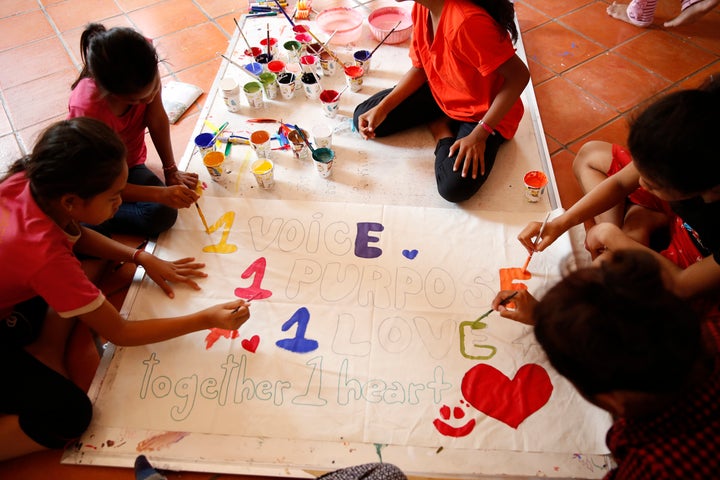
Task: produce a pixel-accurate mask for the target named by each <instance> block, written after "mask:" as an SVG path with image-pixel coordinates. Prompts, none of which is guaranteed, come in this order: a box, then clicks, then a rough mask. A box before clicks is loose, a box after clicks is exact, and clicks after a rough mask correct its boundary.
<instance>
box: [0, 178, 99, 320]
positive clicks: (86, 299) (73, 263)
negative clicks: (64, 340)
mask: <svg viewBox="0 0 720 480" xmlns="http://www.w3.org/2000/svg"><path fill="white" fill-rule="evenodd" d="M29 185H30V184H29V182H28V180H27V178H26V177H25V174H24V173H22V172H21V173H17V174H15V175H13V176H11V177H10V178H8V179H6V180H5V181H4V182H2V183H0V265H2V266H3V267H2V268H3V274H2V275H0V318H3V317H5V316H6V315H8V314H9V313H10V312H11V311H12V307H14V306H15V305H17V304H18V303H20V302H24V301H25V300H29V299H30V298H33V297H36V296H40V297H42V298H43V299H45V301H46V302H47V304H48V305H50V306H51V307H52V308H53V309H54V310H55V311H56V312H57V313H58V314H59V315H60V316H61V317H65V318H70V317H75V316H77V315H82V314H84V313H88V312H92V311H93V310H95V309H97V308H99V307H100V305H102V304H103V302H104V301H105V297H104V295H103V294H102V292H101V291H100V290H99V289H98V288H97V287H96V286H95V285H94V284H93V283H92V282H91V281H90V280H89V279H88V278H87V276H86V275H85V272H83V270H82V267H81V265H80V261H79V260H78V259H77V258H76V257H75V255H74V254H73V251H72V248H73V244H74V243H75V241H76V240H77V239H78V238H79V236H78V237H72V236H70V235H68V234H67V233H66V232H65V231H64V230H63V229H62V228H60V227H59V226H58V225H57V224H56V223H55V222H54V221H53V220H52V219H51V218H50V217H48V216H47V215H46V214H45V213H44V212H43V211H42V210H41V209H40V207H39V206H38V205H37V203H36V202H35V199H34V198H33V196H32V194H31V193H30V187H29Z"/></svg>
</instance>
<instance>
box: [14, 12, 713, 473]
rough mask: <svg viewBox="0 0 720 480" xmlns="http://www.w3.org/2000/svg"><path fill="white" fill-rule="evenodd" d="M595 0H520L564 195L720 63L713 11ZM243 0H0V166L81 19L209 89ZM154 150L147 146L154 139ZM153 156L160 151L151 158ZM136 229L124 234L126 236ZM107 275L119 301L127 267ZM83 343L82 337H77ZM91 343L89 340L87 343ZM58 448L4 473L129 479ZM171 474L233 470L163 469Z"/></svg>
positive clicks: (183, 136)
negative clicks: (675, 21) (575, 169)
mask: <svg viewBox="0 0 720 480" xmlns="http://www.w3.org/2000/svg"><path fill="white" fill-rule="evenodd" d="M607 4H608V2H605V1H603V0H517V3H516V10H517V13H518V18H519V21H520V26H521V30H522V35H523V42H524V45H525V50H526V53H527V57H528V62H529V67H530V71H531V73H532V81H533V85H534V87H535V93H536V97H537V102H538V105H539V110H540V116H541V119H542V122H543V126H544V129H545V134H546V139H547V143H548V147H549V150H550V153H551V155H552V157H551V158H552V162H553V165H554V169H555V174H556V177H557V182H558V187H559V190H560V196H561V200H562V203H563V206H565V207H568V206H569V205H571V204H572V202H574V201H575V200H576V199H577V198H578V196H579V189H578V187H577V185H576V183H575V181H574V179H573V177H572V172H571V168H570V166H571V163H572V159H573V158H574V156H575V153H576V152H577V150H578V148H579V147H580V146H581V145H582V144H583V143H584V142H586V141H587V140H590V139H603V140H607V141H613V142H617V143H624V138H625V135H626V134H627V125H628V123H627V122H628V120H630V119H631V118H632V116H633V114H634V111H635V109H636V108H638V107H642V106H643V105H646V104H647V103H648V102H650V101H652V99H653V98H654V97H656V96H657V95H660V94H662V93H664V92H667V91H671V90H673V89H677V88H685V87H695V86H697V85H699V84H700V83H701V81H702V80H703V79H704V78H706V77H707V76H708V75H709V74H711V73H718V72H720V10H719V9H716V11H713V12H711V13H710V14H708V15H707V16H706V17H704V18H703V19H701V20H700V21H699V22H698V23H696V24H693V25H688V26H685V27H681V28H678V29H675V30H665V29H662V28H661V27H660V26H661V25H662V22H663V21H665V20H667V19H669V18H672V17H673V16H674V15H675V14H676V13H677V10H678V8H679V1H677V0H660V2H659V6H658V10H657V16H656V20H655V25H653V27H651V28H649V29H639V28H636V27H633V26H631V25H628V24H624V23H621V22H619V21H617V20H613V19H611V18H609V17H608V16H607V15H606V14H605V8H606V6H607ZM245 5H246V2H245V1H242V2H240V1H232V0H162V1H157V0H62V1H57V0H2V1H0V32H1V35H0V100H1V101H2V107H3V108H2V112H0V166H2V165H6V164H8V163H9V162H11V161H12V160H14V159H15V158H17V157H18V156H20V155H21V154H22V153H25V152H26V151H28V150H29V149H30V148H31V147H32V144H33V141H34V138H35V136H36V135H37V133H38V132H39V131H40V130H42V129H43V128H44V127H45V126H47V125H48V124H49V123H51V122H53V121H55V120H58V119H61V118H64V116H65V112H66V108H67V98H68V95H69V91H70V84H71V83H72V81H73V80H74V79H75V77H76V75H77V72H78V67H79V61H80V55H79V52H78V44H79V38H80V33H81V32H82V29H83V27H84V25H85V24H86V23H88V22H90V21H99V22H102V23H104V24H105V25H106V26H116V25H125V26H132V27H135V28H137V29H138V30H140V31H142V32H143V33H144V34H145V35H146V36H148V37H151V38H153V40H154V42H155V44H156V46H157V48H158V50H159V52H160V54H161V56H162V57H163V58H165V59H167V62H165V63H163V66H162V71H163V74H164V80H165V81H167V80H170V79H176V80H179V81H185V82H189V83H194V84H197V85H200V86H201V87H202V88H203V89H204V90H206V91H207V90H208V89H209V88H210V86H211V84H212V81H213V79H214V77H215V73H216V71H217V69H218V65H219V59H218V57H217V55H216V53H217V52H224V51H225V49H226V48H227V42H228V40H229V39H230V36H231V35H232V33H233V30H234V27H235V25H234V23H233V20H232V18H233V16H235V17H238V16H239V15H240V14H241V13H242V10H243V8H242V6H245ZM203 101H204V97H201V98H200V101H199V102H198V103H196V105H195V106H193V108H192V109H191V110H190V111H189V112H188V113H187V114H186V115H185V117H184V118H183V119H182V120H181V121H180V122H178V123H177V124H176V125H174V126H173V127H172V136H173V145H174V148H175V154H176V156H177V157H178V159H179V158H180V156H181V155H182V152H183V150H184V148H185V145H186V144H187V141H188V138H189V136H190V133H191V131H192V130H193V128H194V126H195V123H196V122H197V120H198V116H199V112H200V109H201V108H202V105H203ZM149 150H150V151H152V150H153V149H152V148H150V149H149ZM150 162H151V163H152V162H156V159H151V160H150ZM132 241H133V239H128V242H132ZM120 273H121V275H115V276H114V277H113V278H111V279H110V281H109V282H108V283H107V284H106V288H105V290H106V292H108V293H113V292H114V291H116V290H118V291H119V293H118V294H116V295H114V296H113V297H112V298H113V299H114V301H115V302H116V303H118V304H119V303H121V302H122V295H123V293H122V292H123V290H122V287H123V285H125V284H126V282H127V279H128V278H130V276H131V275H132V271H131V270H129V269H124V270H122V271H121V272H120ZM78 343H80V344H82V342H78ZM85 343H88V342H85ZM73 361H74V363H75V364H77V365H79V366H82V367H83V368H79V370H80V374H79V376H78V381H79V382H80V383H87V382H89V380H90V379H91V378H92V374H93V370H94V368H95V365H96V363H97V358H96V356H95V355H93V353H92V351H91V350H90V351H87V352H86V351H81V353H80V354H79V355H75V358H74V360H73ZM59 458H60V454H59V453H58V452H43V453H40V454H36V455H31V456H28V457H25V458H22V459H17V460H14V461H10V462H5V463H0V478H3V479H5V478H7V479H34V478H49V477H54V478H58V479H68V478H72V479H85V478H87V479H94V480H103V479H130V478H132V474H131V472H130V471H129V470H125V469H112V468H101V467H90V466H66V465H59V463H58V462H59ZM169 478H172V479H175V478H178V479H179V478H183V479H189V480H192V479H210V478H230V476H227V475H223V476H216V475H210V474H193V473H182V474H171V475H170V476H169Z"/></svg>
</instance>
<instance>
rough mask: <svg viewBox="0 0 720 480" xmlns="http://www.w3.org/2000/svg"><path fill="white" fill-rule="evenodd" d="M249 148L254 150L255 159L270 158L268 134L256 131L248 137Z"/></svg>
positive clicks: (263, 131) (265, 131)
mask: <svg viewBox="0 0 720 480" xmlns="http://www.w3.org/2000/svg"><path fill="white" fill-rule="evenodd" d="M250 146H251V147H252V149H253V150H255V154H256V155H257V158H270V152H271V150H270V132H268V131H267V130H256V131H254V132H253V133H252V134H251V135H250Z"/></svg>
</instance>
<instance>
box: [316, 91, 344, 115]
mask: <svg viewBox="0 0 720 480" xmlns="http://www.w3.org/2000/svg"><path fill="white" fill-rule="evenodd" d="M320 103H322V112H323V115H325V116H326V117H328V118H335V115H337V112H338V106H339V105H340V97H339V96H338V92H337V90H323V91H322V92H320Z"/></svg>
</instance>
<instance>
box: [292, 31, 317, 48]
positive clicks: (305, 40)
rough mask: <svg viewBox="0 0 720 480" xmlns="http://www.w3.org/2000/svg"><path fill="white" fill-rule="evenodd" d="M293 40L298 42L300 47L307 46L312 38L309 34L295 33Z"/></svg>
mask: <svg viewBox="0 0 720 480" xmlns="http://www.w3.org/2000/svg"><path fill="white" fill-rule="evenodd" d="M295 40H297V41H298V42H300V44H301V45H309V44H310V42H312V40H313V38H312V37H311V36H310V34H309V33H296V34H295Z"/></svg>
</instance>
